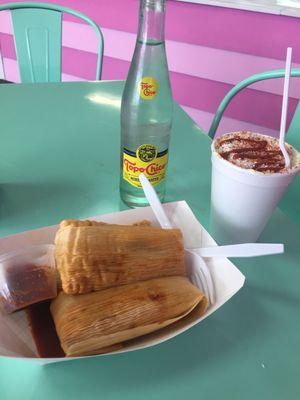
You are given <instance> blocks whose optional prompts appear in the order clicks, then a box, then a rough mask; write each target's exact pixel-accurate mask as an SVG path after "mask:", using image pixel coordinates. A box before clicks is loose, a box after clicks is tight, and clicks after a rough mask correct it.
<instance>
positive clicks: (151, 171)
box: [123, 144, 168, 188]
mask: <svg viewBox="0 0 300 400" xmlns="http://www.w3.org/2000/svg"><path fill="white" fill-rule="evenodd" d="M167 162H168V150H165V151H161V152H159V153H158V152H157V148H156V146H153V145H152V144H142V145H141V146H140V147H138V149H137V150H136V152H133V151H130V150H128V149H125V148H124V149H123V179H125V181H127V182H128V183H130V184H131V185H132V186H135V187H138V188H141V187H142V185H141V184H140V181H139V175H140V174H141V173H144V174H145V175H146V177H147V178H148V180H149V181H150V182H151V184H152V185H153V186H156V185H158V184H159V183H161V182H162V181H163V180H164V178H165V174H166V168H167Z"/></svg>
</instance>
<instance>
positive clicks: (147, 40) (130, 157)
mask: <svg viewBox="0 0 300 400" xmlns="http://www.w3.org/2000/svg"><path fill="white" fill-rule="evenodd" d="M164 22H165V0H140V18H139V29H138V37H137V42H136V46H135V51H134V55H133V59H132V62H131V66H130V69H129V73H128V77H127V80H126V84H125V88H124V92H123V96H122V105H121V179H120V194H121V198H122V200H123V201H124V202H125V203H127V204H128V205H129V206H131V207H139V206H145V205H147V204H148V202H147V200H146V198H145V196H144V193H143V189H142V187H141V185H140V183H139V179H138V177H139V174H140V173H141V172H143V173H144V174H145V175H146V176H147V178H148V179H149V181H150V182H151V183H152V185H153V186H154V187H155V189H156V192H157V194H158V195H159V197H160V199H161V200H163V198H164V193H165V174H166V168H167V162H168V147H169V140H170V132H171V124H172V111H173V100H172V94H171V87H170V80H169V72H168V65H167V58H166V52H165V42H164Z"/></svg>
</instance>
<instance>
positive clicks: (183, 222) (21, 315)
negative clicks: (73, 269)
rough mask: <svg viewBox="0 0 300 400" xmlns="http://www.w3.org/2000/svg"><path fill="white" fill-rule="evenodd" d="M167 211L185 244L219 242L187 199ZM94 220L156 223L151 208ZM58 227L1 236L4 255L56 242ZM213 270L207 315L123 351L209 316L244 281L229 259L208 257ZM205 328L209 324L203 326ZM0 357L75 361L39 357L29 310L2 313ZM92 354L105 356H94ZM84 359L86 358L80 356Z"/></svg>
mask: <svg viewBox="0 0 300 400" xmlns="http://www.w3.org/2000/svg"><path fill="white" fill-rule="evenodd" d="M165 210H166V212H167V214H168V216H169V218H170V221H171V223H172V225H173V226H176V227H178V228H180V229H181V230H182V233H183V237H184V242H185V246H186V247H189V248H195V247H208V246H215V245H216V243H215V241H214V240H213V239H212V238H211V236H210V235H209V234H208V233H207V232H206V230H205V229H204V228H203V227H202V226H201V224H200V223H199V222H198V220H197V219H196V218H195V216H194V214H193V213H192V211H191V209H190V208H189V206H188V205H187V203H186V202H184V201H181V202H174V203H168V204H165ZM90 219H94V220H99V221H105V222H109V223H116V224H132V223H133V222H137V221H139V220H142V219H148V220H150V221H152V222H153V224H156V221H155V217H154V215H153V213H152V211H151V209H150V207H146V208H140V209H135V210H128V211H122V212H116V213H113V214H106V215H100V216H96V217H90ZM57 229H58V226H57V225H56V226H50V227H45V228H41V229H36V230H33V231H27V232H23V233H20V234H17V235H12V236H8V237H4V238H0V254H1V253H4V252H8V251H11V250H16V249H18V248H20V247H24V246H28V245H34V244H44V243H53V240H54V236H55V232H56V230H57ZM206 261H207V264H208V266H209V268H210V270H211V272H212V277H213V281H214V284H215V289H216V302H215V304H214V305H213V306H212V307H210V308H209V309H208V310H207V312H206V313H205V315H204V316H202V317H199V316H198V315H197V310H196V311H195V312H192V313H191V314H190V315H188V316H187V317H186V318H184V319H183V320H181V321H178V322H177V323H175V324H172V325H170V326H169V327H167V328H164V329H161V330H160V331H157V332H154V333H151V334H149V335H146V336H144V337H141V338H137V339H134V340H132V341H130V343H129V344H128V345H126V346H125V347H124V348H123V349H122V350H121V351H117V352H114V354H116V353H120V352H127V351H133V350H138V349H142V348H145V347H150V346H154V345H156V344H159V343H162V342H164V341H166V340H169V339H171V338H173V337H174V336H177V335H179V334H180V333H182V332H184V331H186V330H187V329H190V328H191V327H192V326H194V325H196V324H198V323H199V322H200V321H202V320H203V319H205V318H206V317H208V316H209V315H210V314H212V313H213V312H215V311H216V310H217V309H218V308H219V307H221V306H222V305H223V304H224V303H226V301H228V300H229V299H230V298H231V297H232V296H233V295H234V294H235V293H236V292H237V291H238V290H239V289H240V288H241V287H242V286H243V284H244V281H245V277H244V275H243V274H242V273H241V272H240V271H239V270H238V269H237V268H236V267H235V266H234V265H233V264H232V263H231V262H230V261H229V260H228V259H225V258H224V259H220V258H217V259H206ZM203 329H205V326H204V327H203ZM0 356H2V357H17V358H19V359H22V360H27V361H30V362H32V363H36V364H48V363H53V362H62V361H68V360H74V358H39V357H38V356H37V350H36V347H35V344H34V340H33V338H32V335H31V331H30V328H29V326H28V322H27V317H26V314H25V312H23V311H19V312H16V313H14V314H11V315H1V314H0ZM90 357H101V355H98V356H90ZM76 358H77V359H82V358H86V357H76Z"/></svg>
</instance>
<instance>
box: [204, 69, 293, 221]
mask: <svg viewBox="0 0 300 400" xmlns="http://www.w3.org/2000/svg"><path fill="white" fill-rule="evenodd" d="M284 74H285V71H284V70H283V69H280V70H274V71H268V72H263V73H261V74H256V75H252V76H250V77H248V78H247V79H245V80H243V81H241V82H239V83H238V84H237V85H235V86H234V87H233V88H232V89H231V90H230V91H229V92H228V93H227V94H226V96H225V97H224V99H223V100H222V101H221V103H220V105H219V107H218V109H217V111H216V114H215V117H214V119H213V121H212V124H211V126H210V129H209V133H208V134H209V136H210V137H211V138H212V139H213V138H214V136H215V133H216V131H217V129H218V126H219V124H220V120H221V118H222V115H223V113H224V111H225V110H226V107H227V106H228V104H229V103H230V101H231V100H232V99H233V97H234V96H236V95H237V94H238V93H239V92H240V91H241V90H243V89H244V88H246V87H247V86H249V85H252V84H253V83H256V82H259V81H263V80H266V79H274V78H283V77H284ZM291 76H293V77H298V78H299V77H300V69H292V70H291ZM278 130H279V129H278ZM287 137H288V143H290V144H291V145H292V146H294V147H295V148H296V149H297V150H299V151H300V102H298V105H297V108H296V111H295V113H294V116H293V119H292V122H291V124H290V126H289V129H288V131H287ZM299 200H300V179H299V177H298V178H297V179H296V181H295V182H294V183H293V185H291V186H290V188H289V190H288V191H287V192H286V194H285V196H284V197H283V199H282V200H281V202H280V204H279V207H280V208H281V209H282V210H283V211H284V212H285V213H286V214H288V215H289V216H290V217H291V218H292V219H296V218H297V219H298V220H299V216H300V201H299Z"/></svg>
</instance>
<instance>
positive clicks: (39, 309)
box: [26, 301, 65, 358]
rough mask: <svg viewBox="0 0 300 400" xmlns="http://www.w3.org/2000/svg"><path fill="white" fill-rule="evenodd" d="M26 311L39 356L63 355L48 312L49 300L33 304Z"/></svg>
mask: <svg viewBox="0 0 300 400" xmlns="http://www.w3.org/2000/svg"><path fill="white" fill-rule="evenodd" d="M26 313H27V318H28V322H29V326H30V328H31V333H32V336H33V339H34V342H35V345H36V348H37V351H38V354H39V357H42V358H51V357H65V353H64V351H63V349H62V348H61V346H60V343H59V339H58V336H57V333H56V330H55V325H54V322H53V319H52V316H51V313H50V301H44V302H42V303H37V304H33V305H31V306H30V307H28V308H27V309H26Z"/></svg>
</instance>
